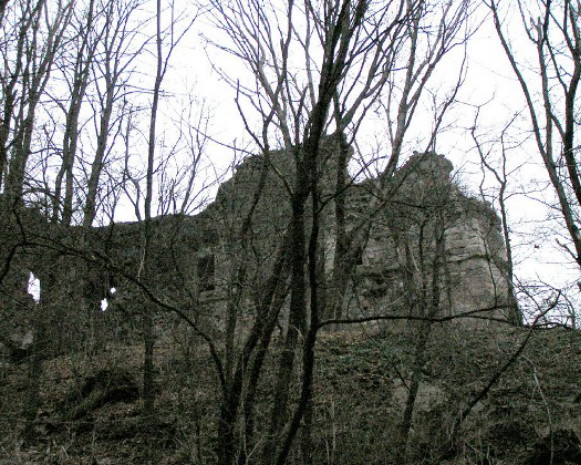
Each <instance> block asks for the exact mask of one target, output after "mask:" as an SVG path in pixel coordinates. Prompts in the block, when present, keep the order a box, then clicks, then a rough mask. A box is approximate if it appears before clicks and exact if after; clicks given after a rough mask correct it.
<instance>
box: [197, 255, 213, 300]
mask: <svg viewBox="0 0 581 465" xmlns="http://www.w3.org/2000/svg"><path fill="white" fill-rule="evenodd" d="M215 273H216V265H215V260H214V254H211V253H208V254H205V255H201V256H199V257H198V286H199V289H200V291H201V292H204V291H213V290H214V289H216V284H215Z"/></svg>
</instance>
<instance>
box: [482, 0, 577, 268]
mask: <svg viewBox="0 0 581 465" xmlns="http://www.w3.org/2000/svg"><path fill="white" fill-rule="evenodd" d="M485 3H486V5H487V6H488V8H489V9H490V12H491V14H492V20H493V22H494V26H495V28H496V33H497V36H498V38H499V40H500V43H501V45H502V47H503V49H504V52H505V54H506V57H507V59H508V61H509V63H510V66H511V68H512V70H513V72H514V75H515V77H516V79H517V81H518V84H519V86H520V88H521V91H522V95H523V98H524V103H525V107H526V110H527V112H528V115H529V123H530V127H531V132H532V135H533V137H534V140H535V143H536V148H537V151H538V154H539V155H540V157H541V159H542V161H543V164H544V167H545V169H546V172H547V175H548V177H549V180H550V182H551V184H552V186H553V189H554V191H555V194H556V196H557V202H558V208H559V210H560V213H561V217H562V220H563V222H564V224H565V227H566V230H567V231H568V235H569V239H570V240H571V243H572V247H570V246H569V245H566V244H563V247H564V248H565V249H566V250H567V252H568V253H569V255H570V256H571V257H572V258H573V259H574V260H575V261H576V263H577V264H578V265H579V266H581V234H580V232H579V208H580V206H581V177H580V174H579V169H578V155H577V152H578V147H577V144H578V143H579V141H578V140H577V139H578V135H577V128H578V121H577V119H576V118H577V114H578V112H579V99H578V96H577V91H578V87H579V81H580V79H581V29H580V27H581V26H580V9H581V3H579V1H577V0H563V1H527V2H525V1H521V0H519V1H518V2H517V6H518V13H519V14H518V17H517V19H514V20H513V21H512V22H511V25H518V26H520V28H521V29H520V31H522V32H524V38H525V39H526V42H524V43H522V44H521V43H520V42H519V44H518V49H517V48H516V46H515V43H514V40H515V36H513V34H512V33H511V32H509V31H508V30H507V26H506V22H505V20H504V14H505V13H504V9H503V6H504V5H506V2H502V1H497V0H491V1H486V2H485ZM515 23H516V24H515ZM522 36H523V35H522V34H520V33H519V37H522ZM527 44H528V48H525V45H527Z"/></svg>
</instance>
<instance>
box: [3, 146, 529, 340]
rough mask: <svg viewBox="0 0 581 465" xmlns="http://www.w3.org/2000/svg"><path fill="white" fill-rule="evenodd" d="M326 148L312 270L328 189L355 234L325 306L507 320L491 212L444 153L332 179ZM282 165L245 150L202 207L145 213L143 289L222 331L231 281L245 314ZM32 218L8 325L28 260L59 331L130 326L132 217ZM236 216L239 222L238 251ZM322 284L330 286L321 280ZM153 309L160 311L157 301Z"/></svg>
mask: <svg viewBox="0 0 581 465" xmlns="http://www.w3.org/2000/svg"><path fill="white" fill-rule="evenodd" d="M337 150H338V149H337V147H335V146H334V145H333V144H327V145H326V147H325V148H324V149H323V150H322V156H321V162H320V163H321V164H320V166H319V167H318V168H319V173H320V179H319V185H320V196H321V198H320V200H321V211H320V212H319V219H320V222H321V226H322V227H321V233H320V245H321V247H320V250H321V260H320V262H321V265H320V273H321V274H322V276H328V275H329V274H330V273H331V271H332V269H333V266H334V265H335V263H334V260H336V256H337V255H336V248H337V227H338V219H337V212H338V209H337V202H338V199H339V198H341V202H342V204H341V205H342V206H343V207H342V209H343V218H342V223H341V224H342V227H343V228H345V233H346V234H347V235H355V234H356V233H359V232H361V231H363V233H361V238H362V239H361V241H360V243H359V249H358V251H357V254H356V263H355V266H354V267H353V271H352V273H351V275H350V277H349V282H348V284H347V289H342V291H344V292H342V295H343V296H344V298H343V300H342V302H341V304H340V308H339V309H338V310H336V314H334V315H326V316H327V317H329V318H333V317H341V318H344V319H348V318H355V319H356V318H362V317H369V316H372V315H389V314H397V315H406V314H408V315H416V316H417V315H420V316H422V315H423V316H426V315H427V316H430V317H434V318H446V317H449V316H453V315H460V316H463V317H471V318H470V319H467V318H466V319H463V320H462V321H464V322H468V323H466V324H471V325H475V324H486V322H487V321H490V319H492V320H494V319H504V320H510V321H513V322H518V319H519V318H518V312H517V310H516V305H515V302H514V297H513V296H512V295H511V290H510V286H509V284H508V282H507V278H506V276H507V263H506V249H505V245H504V240H503V238H502V235H501V230H500V221H499V219H498V216H497V215H496V213H495V212H494V210H493V209H492V208H491V206H490V205H487V204H485V203H483V202H482V201H480V200H478V199H474V198H471V197H469V196H467V195H465V194H464V193H463V192H462V191H461V190H460V189H459V188H458V186H457V185H456V184H455V183H454V181H453V180H452V178H451V173H452V170H453V166H452V164H451V163H450V161H448V160H447V159H446V158H445V157H443V156H441V155H437V154H434V153H422V154H415V155H413V156H412V157H411V158H410V159H409V160H408V161H407V163H405V164H404V165H403V166H402V167H401V168H400V169H398V170H397V171H396V172H395V174H394V175H393V176H390V177H389V178H385V179H384V178H382V176H376V177H369V178H367V179H365V180H363V181H355V180H353V179H351V178H350V177H349V176H348V175H344V176H345V179H344V180H343V182H342V183H341V185H342V186H343V189H342V191H341V192H337V189H336V186H337V183H336V180H337V170H336V166H337V156H336V151H337ZM293 176H294V163H293V162H292V158H291V157H290V156H289V155H288V154H287V153H286V152H284V151H280V152H274V153H272V154H269V155H268V156H251V157H249V158H247V159H245V160H244V161H243V162H242V163H241V164H240V165H239V166H238V167H237V169H236V171H235V173H234V175H233V176H232V178H231V179H229V180H228V181H226V182H225V183H223V184H222V185H221V186H220V189H219V191H218V193H217V196H216V199H215V201H214V202H213V203H211V204H210V205H208V206H207V207H206V208H205V209H204V210H203V211H202V212H201V213H199V214H197V215H195V216H184V215H172V216H166V217H159V218H156V219H155V220H154V221H153V231H154V233H153V247H152V251H153V253H152V258H151V266H152V269H153V273H152V274H153V276H154V277H155V279H153V280H150V282H148V288H149V289H150V290H151V292H152V293H153V294H155V295H156V296H158V298H159V299H160V300H162V301H167V302H170V303H172V305H174V306H176V307H179V308H180V309H183V311H184V312H185V313H187V314H188V316H189V317H190V318H192V319H193V320H195V321H197V322H199V324H200V325H203V326H204V327H207V328H208V331H215V332H218V333H219V332H220V331H222V330H223V325H224V322H223V312H224V309H225V308H226V306H227V305H228V300H229V299H230V297H231V295H232V289H233V288H234V287H235V286H245V287H246V289H245V290H244V293H243V294H244V299H243V300H242V301H241V302H240V303H239V306H240V307H241V308H240V309H239V314H240V318H241V319H244V317H245V315H252V314H253V311H254V310H253V308H254V306H255V303H256V296H255V295H253V289H254V288H255V287H256V285H257V284H259V283H263V282H264V280H265V279H267V277H268V275H269V273H270V271H271V266H272V264H273V263H274V259H275V257H276V255H277V252H278V251H279V250H280V245H281V243H282V241H284V237H285V234H286V230H287V226H288V220H289V217H290V200H289V196H288V187H289V182H288V180H289V179H292V177H293ZM259 186H260V195H256V192H257V189H258V188H259ZM251 210H252V212H253V213H252V215H251V216H248V212H249V211H251ZM309 215H312V212H310V213H309ZM33 216H34V215H33ZM33 221H35V222H36V223H35V226H34V230H33V232H31V233H30V234H29V235H28V238H27V240H29V241H30V243H31V244H36V246H33V245H30V246H27V247H21V248H19V249H18V253H17V254H15V255H14V257H12V261H11V267H10V269H11V271H10V272H8V273H7V274H6V276H5V279H3V281H2V289H1V290H2V293H1V295H0V312H1V313H2V315H4V322H5V323H4V325H5V326H6V325H8V326H9V327H10V328H11V329H10V330H9V331H15V329H14V328H18V327H26V320H27V319H28V317H27V315H28V313H27V311H25V310H24V309H25V308H29V310H28V312H29V311H30V307H31V306H33V304H32V303H31V301H30V298H27V297H26V289H25V288H26V283H27V280H28V273H29V272H30V271H32V272H33V273H34V274H35V275H36V276H37V277H39V279H40V282H41V286H42V290H41V292H42V296H43V297H42V299H43V301H44V303H43V306H44V312H45V313H46V314H47V315H48V316H47V318H48V319H49V320H50V319H51V318H52V319H53V320H54V321H53V324H56V325H57V326H58V327H59V330H60V331H61V332H62V335H61V336H60V337H61V338H62V340H63V343H64V342H67V341H70V340H71V338H74V337H76V336H77V335H78V334H80V333H82V332H83V331H86V329H85V327H86V326H87V324H89V326H91V331H93V332H94V331H96V328H97V329H98V328H99V327H102V326H103V325H105V326H106V325H107V324H109V325H110V327H113V328H116V329H115V330H116V331H118V328H119V327H122V326H123V327H127V326H128V325H129V326H131V322H132V321H133V322H134V327H135V328H138V326H139V325H138V323H137V321H138V320H139V315H140V314H141V312H142V309H143V307H144V306H145V305H149V304H148V302H147V299H144V298H143V297H142V293H141V291H140V290H139V289H138V287H136V286H135V285H134V284H135V282H134V281H132V280H131V279H130V277H131V276H136V275H137V272H138V270H139V267H140V263H141V259H142V251H141V244H142V242H143V227H142V225H141V224H140V223H119V224H113V225H110V226H107V227H103V228H93V229H92V230H91V231H86V230H82V229H81V228H60V227H59V226H57V225H48V224H47V223H45V222H43V221H42V220H39V219H38V218H36V217H35V219H34V220H33ZM17 223H19V222H17ZM21 223H22V222H20V223H19V224H21ZM11 224H12V226H10V225H8V223H5V224H4V225H3V228H4V231H3V234H4V237H5V238H8V239H7V242H5V243H6V244H9V243H10V241H11V240H13V241H14V243H15V244H16V243H17V242H18V241H19V240H21V239H22V238H21V232H22V231H21V230H22V228H20V227H18V225H16V226H15V225H14V223H11ZM243 224H244V225H245V227H246V228H247V230H248V231H249V234H248V236H247V237H248V239H247V242H246V243H245V245H244V247H245V249H244V250H241V247H242V245H241V243H240V235H241V231H242V227H243ZM11 237H12V239H10V238H11ZM32 238H34V239H35V240H30V239H32ZM43 244H44V245H45V246H46V248H45V247H43ZM7 250H8V249H7ZM241 259H243V260H247V261H248V263H249V266H248V267H247V270H246V274H245V280H244V282H241V281H240V278H239V277H238V276H236V275H235V273H233V271H234V270H235V269H236V268H237V267H236V263H237V260H241ZM322 282H326V281H325V280H324V279H322ZM113 288H114V289H116V292H115V293H114V294H113V293H112V292H111V289H113ZM326 291H327V292H328V293H333V292H337V290H334V289H332V286H331V285H328V286H327V289H326ZM103 299H107V300H108V303H109V307H108V309H107V311H106V312H102V311H101V308H100V306H99V305H100V302H102V300H103ZM159 315H160V316H159V318H160V319H162V320H163V319H164V318H165V317H164V316H163V315H164V312H159ZM106 320H107V321H109V323H107V321H106ZM7 322H9V323H7ZM87 322H89V323H87ZM128 331H130V330H128ZM4 334H6V331H4Z"/></svg>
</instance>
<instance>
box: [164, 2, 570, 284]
mask: <svg viewBox="0 0 581 465" xmlns="http://www.w3.org/2000/svg"><path fill="white" fill-rule="evenodd" d="M481 13H484V10H481ZM511 14H512V15H515V14H516V12H515V11H514V10H513V11H511ZM511 32H516V34H514V36H515V37H517V39H516V40H517V42H515V43H514V45H515V47H517V48H518V49H519V50H524V46H525V45H526V42H525V40H526V39H525V38H524V34H522V32H521V33H520V34H519V32H520V31H518V24H517V23H514V25H512V24H511ZM213 34H214V32H212V30H211V28H210V26H209V25H208V22H207V20H205V19H204V18H201V19H200V20H198V21H197V22H196V24H195V25H194V29H193V30H192V31H191V33H190V34H189V36H188V38H187V39H186V40H184V42H183V43H182V44H181V46H180V50H179V52H178V53H176V55H175V57H174V58H173V60H172V67H173V68H174V69H173V71H172V72H170V73H168V77H167V80H166V82H165V88H166V89H169V90H171V92H172V93H174V94H176V95H179V94H183V95H186V94H187V93H192V92H193V93H194V94H195V95H196V97H197V98H198V99H200V100H202V99H203V100H204V101H205V103H206V105H207V108H209V109H210V117H211V120H210V126H209V132H210V133H211V136H212V137H214V138H215V139H217V140H220V141H222V142H224V143H226V144H230V143H232V142H233V141H234V140H235V139H236V140H237V143H238V144H240V143H242V141H245V140H246V141H247V140H248V138H247V137H246V136H245V131H244V125H243V123H242V119H241V117H240V115H239V113H238V110H237V108H236V105H235V103H234V91H233V89H232V88H231V87H229V85H228V84H227V83H225V82H223V81H222V80H221V79H220V78H219V76H218V75H217V74H216V73H214V72H213V71H212V69H211V65H210V63H209V60H208V57H211V58H212V59H213V60H217V59H218V56H220V65H221V66H222V67H223V68H225V69H226V70H228V72H229V73H231V75H238V73H240V74H241V75H243V73H245V71H244V70H243V69H241V68H240V64H239V63H238V62H236V61H235V60H225V59H224V58H225V55H224V54H222V55H220V54H219V53H218V52H217V51H216V50H215V49H212V48H207V47H206V44H205V43H204V42H203V39H202V36H204V35H205V36H210V37H215V36H213ZM518 41H522V46H521V45H520V42H518ZM458 52H460V51H459V50H458ZM459 59H460V54H459V53H457V54H456V56H452V57H450V58H449V59H448V63H447V64H446V65H445V66H443V67H441V68H440V71H439V74H438V75H437V79H439V80H441V81H443V82H446V79H447V78H449V79H455V78H456V75H455V73H454V68H455V67H456V66H457V64H458V62H459V61H458V60H459ZM448 74H449V76H448ZM459 100H461V101H463V102H465V104H464V105H458V106H457V107H456V108H455V110H454V112H453V113H452V114H451V118H450V121H449V122H450V123H451V124H452V125H453V127H451V128H450V130H448V131H447V132H445V133H443V134H442V135H441V136H439V138H438V144H437V151H438V153H440V154H443V155H446V156H447V157H449V158H450V159H451V160H452V161H453V163H454V165H455V167H456V169H457V170H458V173H457V178H458V180H459V182H460V183H461V184H462V185H463V186H464V187H465V188H466V190H467V191H468V192H470V193H471V194H473V195H478V194H479V192H480V185H481V180H482V176H481V173H480V170H479V168H478V165H477V161H478V157H477V153H476V152H475V151H474V150H473V146H474V143H473V141H472V140H471V138H470V137H469V134H468V133H467V131H466V130H465V129H464V128H468V127H470V126H471V125H472V122H473V115H474V111H475V106H476V105H482V104H484V103H485V102H489V103H487V105H486V107H485V108H484V109H483V110H482V115H481V120H480V125H479V129H478V132H479V133H480V134H481V136H482V140H483V141H486V140H489V139H490V138H494V137H495V135H497V134H498V133H499V130H500V127H502V126H503V125H504V124H505V123H506V122H507V121H509V120H510V119H511V118H512V117H513V115H514V114H515V113H516V112H519V111H522V110H523V108H524V105H523V100H522V98H521V91H520V88H519V87H518V85H517V82H516V80H515V78H514V76H513V74H512V71H511V69H510V67H509V66H508V62H507V60H506V57H505V56H504V51H503V50H502V48H501V47H500V44H499V42H498V39H497V38H496V35H495V32H494V29H493V27H492V23H491V22H490V21H487V22H485V23H484V24H483V25H482V27H481V28H480V30H479V31H478V33H477V34H476V35H475V36H474V37H473V39H472V40H471V42H470V45H469V71H468V75H467V79H466V83H465V85H464V88H463V90H462V92H461V94H460V96H459ZM162 111H165V112H166V114H170V113H171V112H173V111H175V108H174V107H173V106H172V105H170V106H166V107H165V108H164V109H163V110H162ZM426 114H427V115H429V112H426ZM523 122H524V120H523V119H518V120H517V127H518V128H519V129H520V131H521V132H520V134H519V137H520V138H523V139H524V138H526V135H527V134H526V133H527V126H526V123H525V124H523ZM429 123H430V119H429V117H428V118H427V119H426V121H425V124H426V126H428V125H429ZM427 129H428V130H429V126H428V128H427ZM382 130H383V129H382V128H381V127H378V128H374V127H373V124H372V123H370V124H369V125H367V126H366V127H365V128H364V132H365V133H366V134H373V133H378V132H380V131H382ZM417 130H418V131H420V132H421V131H422V128H421V124H420V125H418V126H417ZM487 133H488V135H487ZM361 139H365V138H361ZM410 140H412V139H410ZM412 146H413V143H412V144H410V147H409V149H410V153H411V151H412V150H421V149H423V147H422V146H417V147H412ZM361 147H362V148H363V149H365V144H361ZM209 151H210V152H209V153H210V154H211V155H210V158H211V160H212V162H213V163H216V164H217V166H218V169H219V170H222V169H225V168H226V167H227V166H228V164H229V163H230V162H231V159H232V152H231V151H230V150H229V149H227V148H224V147H220V146H219V145H217V144H211V145H210V146H209ZM510 157H511V159H510V161H509V164H510V165H511V166H512V167H517V166H520V165H522V164H526V165H527V168H526V169H525V170H521V171H519V173H518V175H516V174H515V175H514V176H513V178H512V179H511V184H512V189H513V190H514V191H515V192H519V191H523V190H525V189H527V190H528V191H529V195H515V196H514V197H512V198H511V199H510V201H509V208H510V213H511V225H510V226H511V228H512V229H513V230H514V232H515V233H517V234H515V237H514V243H513V245H514V247H515V252H516V259H517V265H518V268H517V272H518V274H519V276H520V277H521V278H523V279H526V280H529V279H537V278H538V279H540V280H541V281H545V282H548V283H550V284H552V285H554V286H555V287H560V286H562V285H563V284H564V283H570V282H574V281H575V280H576V279H577V276H578V269H577V268H576V267H575V266H572V265H571V261H570V260H569V259H568V258H567V257H566V256H565V255H564V253H563V249H562V248H561V247H559V246H558V245H557V243H556V238H555V237H549V238H546V237H544V236H543V234H544V232H545V228H546V226H547V225H551V224H553V223H546V222H544V221H543V220H544V219H546V217H547V215H548V213H549V212H548V211H547V209H546V208H545V207H543V206H542V204H541V203H540V202H539V200H541V201H550V196H551V190H550V189H547V188H546V177H545V174H544V170H543V169H542V166H541V164H540V158H539V157H538V155H537V153H536V150H535V147H534V146H533V145H532V144H531V143H525V145H523V147H522V148H521V149H520V150H514V151H512V152H511V153H510ZM488 179H491V178H490V177H489V178H488ZM534 182H536V183H537V190H538V192H534V193H530V188H531V183H534ZM485 187H488V188H492V191H494V189H493V187H494V186H493V184H485ZM492 191H490V192H492ZM531 197H533V198H535V199H537V200H531Z"/></svg>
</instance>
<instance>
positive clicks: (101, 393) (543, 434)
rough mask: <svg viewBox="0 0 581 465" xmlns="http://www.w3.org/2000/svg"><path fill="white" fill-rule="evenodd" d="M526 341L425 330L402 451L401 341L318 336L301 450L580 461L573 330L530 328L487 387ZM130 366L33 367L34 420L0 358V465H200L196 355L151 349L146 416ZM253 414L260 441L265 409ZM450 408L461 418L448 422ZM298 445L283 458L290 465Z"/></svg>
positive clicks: (409, 367)
mask: <svg viewBox="0 0 581 465" xmlns="http://www.w3.org/2000/svg"><path fill="white" fill-rule="evenodd" d="M527 334H528V331H527V330H525V329H519V330H517V329H511V330H505V329H502V330H496V331H485V330H457V329H450V328H448V329H443V328H438V329H434V330H433V331H432V334H431V335H430V338H429V341H428V343H427V346H426V357H425V360H424V363H422V364H421V365H422V369H421V372H420V376H419V378H418V380H419V390H418V394H417V397H416V399H415V403H414V409H413V416H412V423H411V428H410V430H409V438H408V441H407V446H406V445H405V444H404V442H405V441H403V440H402V435H401V422H402V419H403V415H404V409H405V405H406V402H408V401H409V399H408V393H409V387H410V386H411V380H412V378H413V368H414V366H416V365H417V363H415V361H416V356H417V343H416V342H417V341H416V340H415V339H414V337H413V335H411V334H406V333H398V334H393V333H387V332H386V333H381V332H377V331H371V330H369V331H360V332H351V333H347V332H340V333H324V334H321V337H320V339H319V342H318V346H317V354H318V358H317V365H316V382H315V386H316V387H315V394H314V409H313V412H312V415H313V416H312V418H313V423H312V424H313V429H312V438H311V442H310V447H311V448H312V450H314V452H315V460H314V461H315V463H317V464H346V465H351V464H353V465H355V464H389V463H393V464H399V463H405V462H407V463H418V464H419V463H426V464H427V463H443V464H444V463H447V464H523V465H524V464H528V465H540V464H545V463H547V464H548V463H551V455H552V460H553V461H552V463H554V464H558V463H561V464H565V463H577V464H578V463H581V445H580V443H579V438H580V437H581V333H580V332H578V331H577V332H575V331H568V330H563V329H553V330H545V331H538V330H537V331H535V332H534V333H533V334H532V335H531V337H530V340H529V342H528V344H527V346H526V348H525V349H524V351H523V352H522V354H521V355H520V356H519V357H518V359H517V360H516V361H515V362H514V363H512V364H511V365H510V367H509V368H508V369H507V370H506V371H505V372H504V373H502V375H501V376H500V377H499V379H498V380H496V382H495V383H494V384H493V385H492V386H491V387H490V389H489V390H486V388H487V386H489V385H490V381H491V380H493V379H496V378H497V377H498V373H499V369H500V368H502V367H504V366H506V365H507V361H508V360H510V359H511V357H512V355H513V354H514V353H515V351H517V350H518V348H519V346H520V344H521V343H522V341H523V340H524V339H525V338H526V337H527ZM141 360H142V349H141V348H140V347H139V346H109V347H107V348H105V349H103V350H102V351H101V352H100V353H98V354H96V355H93V356H87V355H84V354H75V355H72V356H67V357H62V358H59V359H56V360H51V361H46V362H44V369H45V370H44V376H43V379H42V383H41V409H40V412H41V413H40V416H39V418H38V421H37V422H36V423H34V424H27V423H26V422H25V421H24V419H23V418H24V417H23V416H22V411H23V405H24V401H25V399H26V396H27V393H28V391H27V380H28V366H27V364H26V363H24V364H20V365H14V364H8V363H4V364H3V367H2V368H3V373H4V374H3V377H2V385H1V386H0V402H1V404H0V409H1V410H0V411H1V418H0V429H1V436H0V464H15V465H18V464H91V465H93V464H101V465H107V464H145V463H151V464H206V463H208V464H211V463H213V461H214V459H215V457H214V443H213V438H214V436H215V434H216V413H217V400H218V399H217V395H218V390H217V389H216V388H217V386H218V384H217V380H216V379H215V375H214V372H213V370H212V368H211V362H210V358H209V356H208V353H207V351H206V350H205V348H204V347H203V346H202V345H199V344H197V343H195V341H194V342H192V341H191V340H186V339H185V338H184V337H183V335H182V336H177V335H176V336H174V337H171V338H168V339H167V340H165V341H163V342H162V341H160V342H159V344H158V347H157V361H156V363H157V367H158V373H157V381H158V401H157V412H158V414H157V416H156V418H155V419H149V421H148V419H144V418H142V417H141V415H140V407H141V405H140V400H139V397H138V394H139V392H138V389H139V385H138V382H139V380H140V377H139V369H140V365H141ZM273 379H274V376H273V374H272V373H270V372H267V374H266V376H265V377H264V378H263V381H262V384H261V385H260V389H259V396H260V401H261V402H263V403H264V405H266V401H267V400H268V399H269V398H270V396H271V393H272V385H273ZM297 383H298V377H297ZM484 391H486V395H483V392H484ZM479 397H482V399H480V400H479V401H478V402H473V401H474V400H475V399H478V398H479ZM471 404H474V405H473V408H471V409H469V408H468V407H469V406H470V405H471ZM258 410H259V412H260V413H259V415H263V416H264V418H262V417H260V416H259V418H257V422H256V424H257V434H256V437H257V440H258V441H259V440H260V437H261V434H264V431H263V430H262V425H263V424H266V422H265V421H263V419H266V418H267V415H268V413H269V412H268V411H267V409H266V408H259V409H258ZM462 412H463V413H467V412H469V413H468V415H467V416H466V418H465V419H464V420H463V421H459V418H460V417H461V415H462ZM27 426H28V430H29V433H30V434H29V435H28V437H27V438H25V439H23V437H24V436H23V431H24V430H25V428H26V427H27ZM299 440H304V438H302V439H301V437H299ZM299 449H300V448H296V450H295V451H294V452H293V455H292V458H291V462H292V463H297V464H299V463H302V458H301V455H300V450H299ZM551 451H552V452H551ZM251 457H252V455H251Z"/></svg>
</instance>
